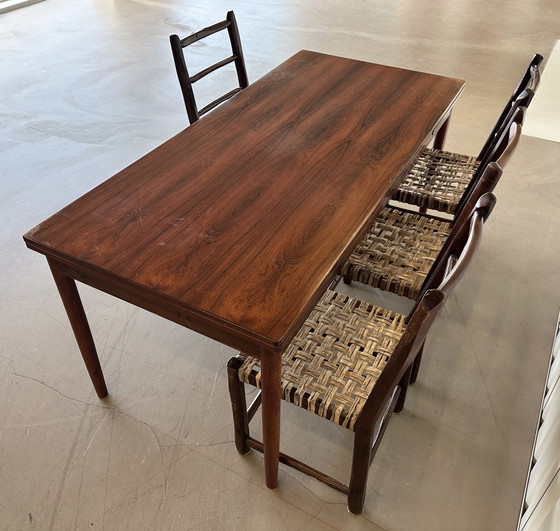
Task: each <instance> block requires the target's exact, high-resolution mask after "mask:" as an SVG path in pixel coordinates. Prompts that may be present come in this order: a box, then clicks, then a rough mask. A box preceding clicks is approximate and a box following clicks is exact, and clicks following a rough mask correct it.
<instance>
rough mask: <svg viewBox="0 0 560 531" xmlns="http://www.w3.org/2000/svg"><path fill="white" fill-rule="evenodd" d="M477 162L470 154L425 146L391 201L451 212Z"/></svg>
mask: <svg viewBox="0 0 560 531" xmlns="http://www.w3.org/2000/svg"><path fill="white" fill-rule="evenodd" d="M480 162H481V161H480V160H479V159H478V158H477V157H474V156H471V155H463V154H461V153H453V152H451V151H441V150H438V149H430V148H426V149H424V151H422V153H421V155H420V157H419V158H418V160H417V161H416V163H415V164H414V167H413V168H412V170H411V171H410V172H409V173H408V175H407V176H406V177H405V179H404V181H403V182H402V183H401V185H400V186H399V189H398V190H397V192H396V193H395V195H394V196H393V200H395V201H399V202H402V203H408V204H411V205H416V206H419V207H420V208H423V209H425V210H428V209H430V210H437V211H439V212H445V213H447V214H454V213H455V211H456V209H457V206H458V204H459V202H460V201H461V198H462V197H463V195H464V193H465V191H466V190H467V187H468V185H469V183H470V182H471V180H472V179H473V177H474V175H475V173H476V171H477V170H478V168H479V166H480Z"/></svg>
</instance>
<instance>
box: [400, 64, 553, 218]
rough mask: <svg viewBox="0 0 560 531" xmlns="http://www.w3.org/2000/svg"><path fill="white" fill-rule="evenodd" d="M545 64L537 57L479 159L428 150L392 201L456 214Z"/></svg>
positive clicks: (530, 94)
mask: <svg viewBox="0 0 560 531" xmlns="http://www.w3.org/2000/svg"><path fill="white" fill-rule="evenodd" d="M542 61H543V58H542V56H541V55H539V54H535V56H534V57H533V59H532V60H531V62H530V63H529V66H528V67H527V69H526V71H525V73H524V74H523V76H522V78H521V80H520V81H519V83H518V85H517V87H516V88H515V90H514V91H513V93H512V95H511V97H510V99H509V100H508V101H507V103H506V105H505V107H504V109H503V111H502V113H501V114H500V117H499V118H498V120H497V121H496V124H495V125H494V127H493V129H492V131H491V132H490V135H489V136H488V138H487V140H486V142H485V143H484V146H483V147H482V149H481V151H480V153H479V154H478V155H477V156H472V155H465V154H463V153H454V152H450V151H442V150H439V149H430V148H426V149H425V150H423V152H422V153H421V155H420V157H419V158H418V160H417V161H416V163H415V165H414V166H413V168H412V170H411V171H410V172H409V174H408V175H407V177H406V178H405V179H404V181H403V182H402V183H401V185H400V187H399V189H398V190H397V192H396V193H395V195H394V196H393V198H392V200H393V201H398V202H401V203H408V204H411V205H416V206H418V207H419V208H420V209H421V211H423V212H426V211H427V210H436V211H440V212H446V213H448V214H454V213H455V211H456V210H457V208H458V206H459V205H460V204H461V202H462V201H464V197H465V193H466V192H467V189H468V187H469V185H470V184H471V183H472V181H473V180H476V178H477V177H479V176H480V175H481V174H482V172H483V171H484V167H485V165H486V164H487V163H488V162H491V161H492V153H493V151H494V150H495V147H496V142H497V140H498V139H499V138H500V136H501V135H502V134H503V132H504V130H506V129H507V128H508V127H509V123H510V120H511V117H512V116H513V114H514V113H515V111H516V109H517V108H519V107H525V108H527V107H528V106H529V104H530V103H531V101H532V99H533V96H534V94H535V91H536V90H537V87H538V86H539V82H540V70H539V67H540V65H541V63H542Z"/></svg>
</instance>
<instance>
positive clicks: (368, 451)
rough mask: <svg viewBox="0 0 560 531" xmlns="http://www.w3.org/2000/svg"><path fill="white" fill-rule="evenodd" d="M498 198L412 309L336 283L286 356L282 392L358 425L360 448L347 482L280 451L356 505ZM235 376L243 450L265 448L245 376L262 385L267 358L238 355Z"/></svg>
mask: <svg viewBox="0 0 560 531" xmlns="http://www.w3.org/2000/svg"><path fill="white" fill-rule="evenodd" d="M495 200H496V199H495V197H494V196H493V195H492V194H485V195H484V196H482V197H481V198H480V199H479V201H478V203H477V206H476V208H475V209H474V210H473V211H472V213H471V215H470V218H469V223H468V224H466V226H465V235H464V236H465V237H464V238H463V237H461V238H456V239H454V241H453V243H452V245H451V246H449V247H448V254H447V258H448V259H447V260H446V268H445V274H444V275H443V278H442V281H441V282H440V284H439V286H438V289H435V290H428V291H427V292H425V293H424V294H423V295H422V297H421V298H420V299H419V300H418V301H417V302H416V304H415V305H414V308H413V310H412V311H411V312H410V314H409V315H408V316H405V315H403V314H399V313H395V312H392V311H390V310H387V309H385V308H380V307H377V306H373V305H370V304H367V303H365V302H361V301H359V300H357V299H354V298H352V297H349V296H348V295H343V294H340V293H335V292H333V291H330V290H329V291H327V292H326V293H325V294H324V295H323V297H322V298H321V300H320V302H319V303H318V304H317V305H316V306H315V308H314V309H313V311H312V312H311V314H310V315H309V317H308V319H307V320H306V321H305V323H304V324H303V326H302V327H301V328H300V330H299V332H298V333H297V334H296V336H295V337H294V339H293V340H292V342H291V343H290V345H289V346H288V348H287V349H286V351H285V352H284V354H283V356H282V369H281V374H280V378H281V394H282V398H283V399H284V400H285V401H287V402H290V403H292V404H295V405H297V406H299V407H301V408H303V409H304V410H305V411H308V412H311V413H313V414H316V415H319V416H321V417H323V418H325V419H327V420H329V421H331V422H334V423H336V424H338V425H340V426H343V427H344V428H347V429H349V430H351V431H353V433H354V451H353V454H352V468H351V473H350V482H349V484H348V485H346V484H344V483H341V482H340V481H338V480H336V479H334V478H332V477H330V476H328V475H326V474H324V473H323V472H321V471H319V470H317V469H315V468H313V467H311V466H309V465H307V464H305V463H303V462H301V461H298V460H297V459H295V458H294V457H291V456H289V455H287V454H284V453H282V452H281V453H280V455H279V459H280V461H281V462H282V463H285V464H287V465H289V466H291V467H293V468H295V469H297V470H299V471H301V472H304V473H305V474H308V475H310V476H312V477H314V478H316V479H319V480H320V481H322V482H324V483H326V484H327V485H329V486H330V487H332V488H334V489H336V490H338V491H340V492H343V493H345V494H347V496H348V508H349V509H350V511H351V512H353V513H356V514H359V513H360V512H361V511H362V509H363V505H364V500H365V493H366V487H367V477H368V470H369V465H370V464H371V461H372V459H373V456H374V455H375V452H376V450H377V448H378V446H379V444H380V441H381V439H382V436H383V434H384V432H385V429H386V427H387V424H388V421H389V419H390V417H391V414H392V413H393V411H395V412H399V411H401V410H402V408H403V406H404V401H405V397H406V393H407V388H408V384H409V381H410V377H411V374H412V371H413V364H414V360H415V359H416V358H417V357H418V355H419V353H420V351H421V348H422V345H423V343H424V339H425V337H426V334H427V333H428V330H429V329H430V326H431V324H432V323H433V321H434V320H435V318H436V316H437V314H438V313H439V311H440V310H441V308H442V306H443V303H444V301H445V298H446V296H447V295H448V294H449V292H450V291H451V290H452V289H453V287H454V285H455V284H456V283H457V281H458V279H459V278H460V276H461V275H462V273H463V272H464V271H465V269H466V268H467V266H468V264H469V263H470V261H471V260H472V257H473V255H474V253H475V251H476V249H477V247H478V244H479V242H480V239H481V237H482V227H483V224H484V219H486V217H487V216H488V214H489V213H490V211H491V210H492V208H493V206H494V203H495ZM265 355H266V354H265ZM228 383H229V392H230V397H231V403H232V411H233V419H234V426H235V445H236V448H237V450H238V452H239V453H241V454H245V453H247V452H248V451H249V449H250V448H253V449H255V450H258V451H263V443H262V442H261V441H258V440H256V439H254V438H253V437H251V436H250V434H249V423H250V420H251V419H252V417H253V416H254V414H255V412H256V411H257V410H258V408H259V406H260V400H261V393H260V392H259V393H258V394H257V397H256V398H255V400H254V401H253V403H252V404H251V405H250V406H249V407H247V403H246V395H245V384H246V383H248V384H250V385H253V386H256V387H260V385H261V371H260V361H259V360H258V359H256V358H254V357H253V356H250V355H247V354H240V355H239V356H237V357H234V358H231V359H230V360H229V362H228Z"/></svg>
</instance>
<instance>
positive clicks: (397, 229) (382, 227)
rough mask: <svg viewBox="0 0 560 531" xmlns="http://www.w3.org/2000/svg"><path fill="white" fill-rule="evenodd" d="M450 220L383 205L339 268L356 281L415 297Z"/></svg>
mask: <svg viewBox="0 0 560 531" xmlns="http://www.w3.org/2000/svg"><path fill="white" fill-rule="evenodd" d="M451 231H452V223H451V222H450V221H445V220H442V219H439V218H435V217H431V216H427V215H423V214H419V213H416V212H409V211H405V210H401V209H398V208H384V209H383V210H382V211H381V213H380V214H379V216H378V217H377V218H376V220H375V222H374V224H373V226H372V227H371V229H370V230H369V231H368V232H367V234H366V235H365V237H364V238H363V239H362V241H361V242H360V244H359V245H358V246H357V247H356V249H355V250H354V252H353V253H352V255H351V256H350V258H349V259H348V260H347V262H346V263H345V264H344V266H343V268H342V275H343V277H344V279H345V280H346V281H348V280H355V281H357V282H360V283H362V284H368V285H370V286H372V287H374V288H378V289H381V290H383V291H390V292H391V293H396V294H397V295H401V296H403V297H407V298H409V299H413V300H416V299H418V297H419V296H420V293H421V291H422V287H423V286H424V282H425V280H426V277H427V276H428V274H429V273H430V271H431V269H432V267H433V265H434V262H435V261H436V259H437V258H438V255H439V253H440V251H441V249H442V248H443V245H444V244H445V242H446V240H447V238H448V237H449V235H450V234H451Z"/></svg>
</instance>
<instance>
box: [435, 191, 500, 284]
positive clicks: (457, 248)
mask: <svg viewBox="0 0 560 531" xmlns="http://www.w3.org/2000/svg"><path fill="white" fill-rule="evenodd" d="M495 205H496V196H495V195H494V194H492V193H491V192H487V193H485V194H484V195H482V196H481V197H480V199H479V200H478V201H477V203H476V206H475V208H474V209H473V211H472V214H471V216H470V220H469V223H465V224H463V226H462V227H461V228H460V230H459V231H457V233H456V234H452V235H450V237H449V247H448V250H447V256H446V257H445V260H443V261H442V262H443V264H444V267H445V269H444V273H443V278H442V280H441V282H440V284H439V286H438V290H440V291H443V292H444V293H445V294H446V295H449V293H450V292H451V290H452V289H453V288H454V287H455V285H456V284H457V282H458V281H459V279H460V278H461V277H462V276H463V274H464V272H465V271H466V269H467V266H468V265H469V264H470V262H471V260H472V257H473V256H474V254H475V253H476V250H477V249H478V246H479V244H480V241H481V240H482V229H483V226H484V223H485V221H486V220H487V219H488V217H489V216H490V213H491V212H492V210H493V209H494V206H495Z"/></svg>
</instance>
